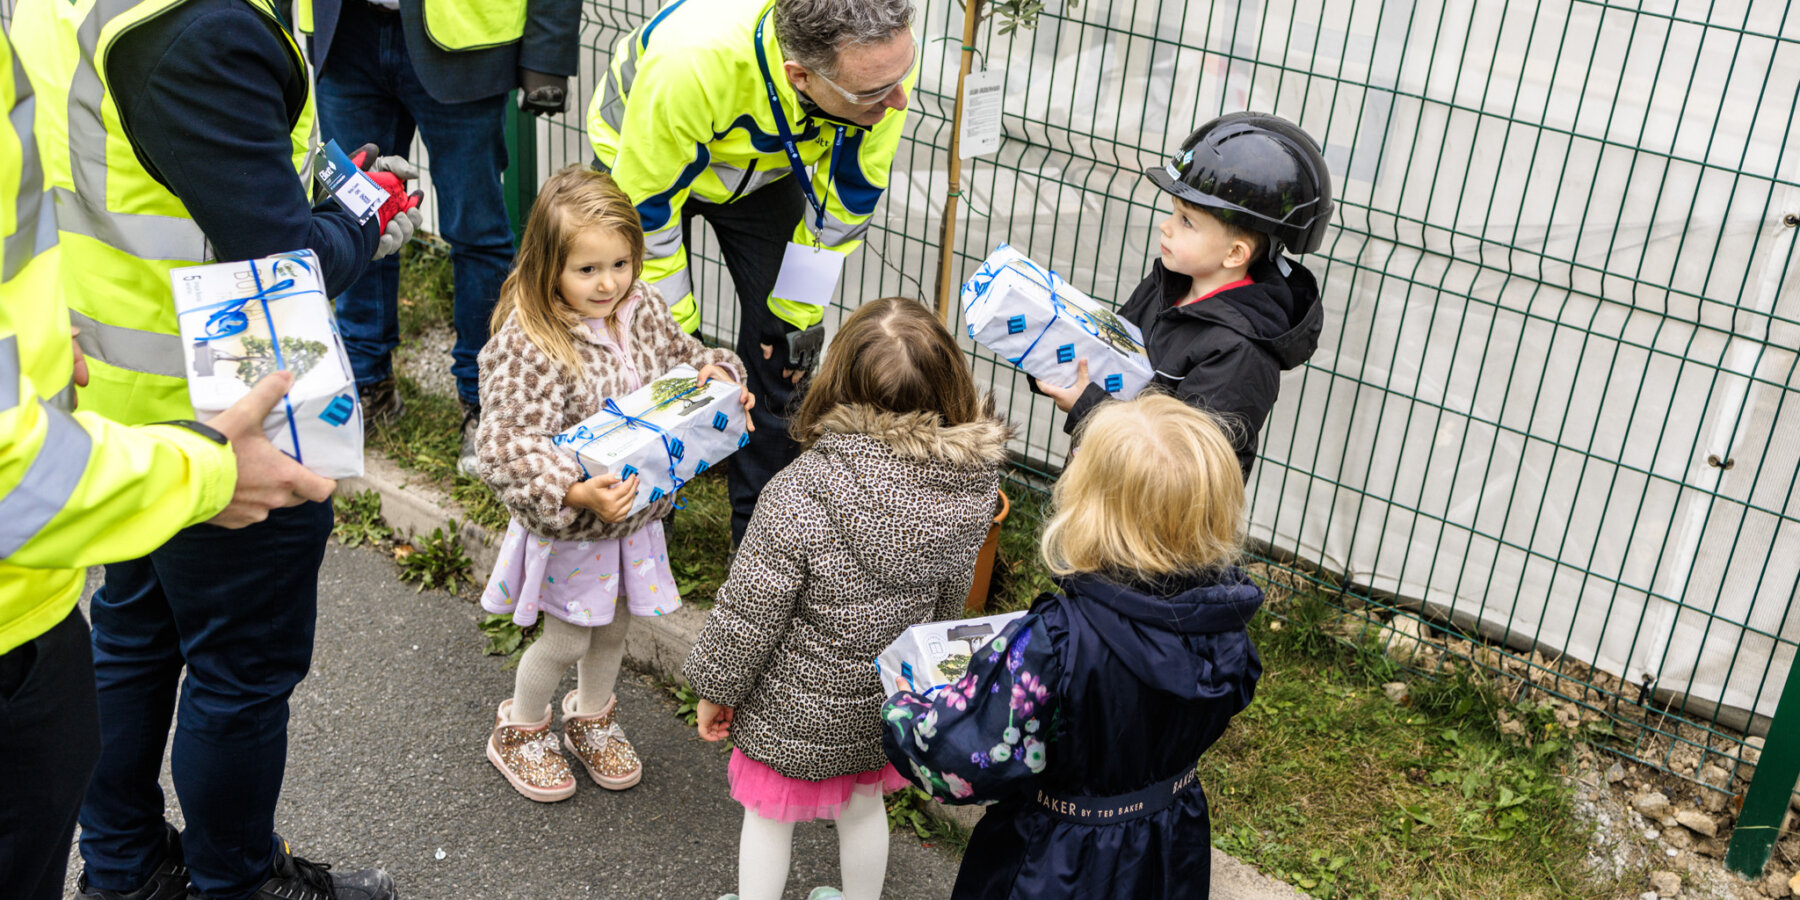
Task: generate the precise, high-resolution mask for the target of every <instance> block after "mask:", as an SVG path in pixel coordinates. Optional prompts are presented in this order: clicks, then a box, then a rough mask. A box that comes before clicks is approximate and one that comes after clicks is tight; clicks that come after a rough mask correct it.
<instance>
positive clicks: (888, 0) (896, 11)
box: [775, 0, 913, 77]
mask: <svg viewBox="0 0 1800 900" xmlns="http://www.w3.org/2000/svg"><path fill="white" fill-rule="evenodd" d="M912 18H913V3H912V0H777V2H776V4H775V39H776V41H777V42H779V43H780V44H781V52H782V54H783V55H784V56H786V57H787V58H788V59H791V60H793V61H794V62H797V63H799V64H800V65H803V66H805V67H807V68H808V69H811V70H813V71H814V72H819V73H821V74H824V75H825V76H826V77H830V76H832V75H835V74H837V62H838V52H839V51H841V50H843V49H844V48H846V47H850V46H859V45H863V44H874V43H879V42H881V41H885V40H887V39H888V38H890V37H893V36H894V34H895V33H896V32H899V31H907V30H911V28H912Z"/></svg>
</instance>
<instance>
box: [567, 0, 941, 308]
mask: <svg viewBox="0 0 1800 900" xmlns="http://www.w3.org/2000/svg"><path fill="white" fill-rule="evenodd" d="M774 8H775V4H774V3H773V2H769V3H765V4H756V3H747V2H744V0H674V2H672V3H670V4H669V5H667V6H665V7H663V8H662V11H661V12H658V13H657V14H656V15H655V16H654V17H652V18H651V19H650V20H649V21H647V22H645V23H644V24H643V25H642V26H639V27H638V28H637V30H635V31H632V32H630V33H629V34H627V35H625V36H624V37H623V38H620V39H619V42H618V44H617V45H615V46H614V47H613V56H612V68H611V70H610V71H609V72H608V73H607V77H606V79H605V80H604V81H603V82H602V83H601V85H600V87H599V89H598V90H596V91H595V92H594V97H593V100H592V101H591V102H590V103H589V105H588V121H587V127H588V139H589V140H590V141H592V142H593V145H594V154H595V155H596V156H598V157H599V158H600V161H601V162H602V163H604V164H605V165H606V166H607V167H608V168H610V169H612V175H613V179H614V180H615V181H617V182H618V184H619V187H620V188H621V189H623V190H624V191H625V193H626V195H628V196H629V197H631V200H632V202H633V203H635V204H636V205H637V210H638V216H639V217H640V218H642V219H643V224H644V234H645V248H644V249H645V253H644V256H645V259H644V280H645V281H648V282H650V283H651V284H654V285H656V286H657V288H659V289H660V290H661V291H662V295H663V296H664V297H666V298H668V300H669V306H670V311H671V312H673V313H674V314H675V320H676V321H677V322H680V323H681V327H682V328H684V329H686V330H687V331H690V332H691V331H693V330H695V329H696V328H698V327H699V326H700V310H699V307H698V306H696V305H695V303H694V289H693V279H692V277H691V276H690V275H689V274H688V255H687V248H686V247H684V246H683V245H682V240H681V208H682V205H683V204H684V203H686V202H687V200H688V198H689V197H690V196H694V197H699V198H701V199H703V200H707V201H710V202H713V203H729V202H731V201H732V200H735V199H737V198H739V197H742V196H744V195H746V194H749V193H750V192H752V191H755V190H757V189H758V188H761V187H765V186H767V185H769V184H771V183H773V182H775V181H778V180H780V179H782V178H788V177H791V176H792V174H793V167H792V166H791V164H790V163H789V161H788V157H787V152H786V151H785V150H784V149H783V148H782V142H781V132H780V131H779V130H778V129H777V128H776V125H775V117H774V113H773V111H772V110H770V108H769V94H768V89H767V88H766V87H765V86H764V80H763V74H762V69H761V67H760V66H759V65H758V64H757V59H756V25H757V22H758V21H760V20H761V19H762V18H763V17H764V16H767V17H768V19H767V21H766V22H765V23H764V24H763V49H764V53H765V54H766V56H767V59H768V64H769V73H770V75H771V76H772V78H771V79H770V80H771V81H772V82H773V83H774V85H775V90H776V94H777V96H778V97H779V98H780V102H781V109H782V113H783V115H784V116H785V117H786V119H787V125H788V130H789V132H790V133H791V134H793V136H794V140H795V142H796V144H797V147H798V149H799V151H800V158H801V160H802V162H803V163H804V164H805V165H807V166H809V167H812V169H813V175H812V184H813V193H814V194H815V195H816V196H817V197H818V199H819V200H820V202H822V203H824V204H825V222H824V226H823V227H820V228H816V229H815V226H816V225H817V224H818V217H817V213H816V212H815V211H814V209H813V208H812V207H811V206H810V205H808V207H807V210H806V214H805V216H804V217H803V219H802V221H801V224H800V225H799V227H797V228H795V229H794V236H793V239H794V241H795V242H796V243H800V244H806V245H811V246H821V247H824V248H827V249H830V250H833V251H836V252H838V253H844V254H847V253H849V252H850V251H852V250H855V249H856V247H857V245H859V244H861V243H862V238H863V233H864V232H866V231H868V228H869V217H870V216H871V215H873V214H874V212H875V204H876V202H877V201H879V200H880V199H881V195H882V192H884V191H886V190H887V186H888V172H889V169H891V168H892V167H893V163H894V153H895V151H896V150H897V149H898V148H899V146H900V131H901V128H902V127H903V126H904V125H905V124H906V113H905V112H896V111H894V110H889V111H888V113H887V115H886V116H884V117H883V118H882V120H881V121H880V122H879V123H877V124H876V125H875V127H873V128H862V127H859V126H855V125H845V126H842V127H843V129H844V138H843V144H842V146H841V147H840V148H839V149H838V150H837V153H836V154H835V155H836V160H837V164H836V165H835V166H834V165H832V159H833V152H832V145H833V143H834V142H835V140H836V138H837V130H838V127H839V125H838V123H836V122H829V121H822V120H818V119H813V118H810V117H808V116H807V115H806V114H805V113H804V112H803V111H802V109H801V106H800V98H799V95H798V94H797V93H796V92H795V90H794V86H793V85H791V84H789V83H788V80H787V78H786V76H785V75H783V74H782V67H781V64H782V61H783V60H784V59H785V56H784V55H783V54H782V52H781V47H780V45H779V44H778V43H777V42H776V37H775V15H774ZM914 78H915V76H911V75H909V76H908V77H907V81H906V83H905V85H904V87H905V89H906V90H907V91H909V92H910V91H911V90H912V82H913V80H914ZM743 299H745V300H746V301H748V300H749V299H750V298H743ZM769 309H770V310H771V311H772V312H773V313H774V314H775V315H776V316H778V317H780V318H781V319H783V320H784V321H787V322H789V323H792V324H793V325H794V326H796V327H799V328H805V327H808V326H810V325H814V324H816V323H818V321H819V320H820V319H821V318H823V317H824V310H822V309H820V308H819V307H817V306H811V305H808V304H805V303H797V302H795V301H792V300H785V299H781V298H775V297H771V298H769Z"/></svg>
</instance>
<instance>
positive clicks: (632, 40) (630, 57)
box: [600, 32, 638, 134]
mask: <svg viewBox="0 0 1800 900" xmlns="http://www.w3.org/2000/svg"><path fill="white" fill-rule="evenodd" d="M625 43H626V45H627V46H629V47H630V51H629V52H628V53H627V54H626V56H625V61H624V62H621V63H620V64H619V71H618V72H614V71H613V70H612V68H611V67H610V66H609V67H607V70H606V83H605V84H603V85H601V86H600V89H601V90H603V91H605V92H606V93H605V95H604V99H602V100H601V101H600V121H602V122H605V123H606V127H608V128H611V129H612V130H613V133H614V134H618V133H620V132H622V131H623V130H624V128H625V95H626V94H628V93H630V92H631V83H632V82H634V81H636V80H637V64H638V40H637V34H636V32H633V33H631V34H627V35H626V36H625Z"/></svg>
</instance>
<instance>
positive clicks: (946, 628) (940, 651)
mask: <svg viewBox="0 0 1800 900" xmlns="http://www.w3.org/2000/svg"><path fill="white" fill-rule="evenodd" d="M1024 614H1025V611H1024V610H1019V611H1018V612H1009V613H1000V614H999V615H994V616H982V617H980V618H976V619H956V620H953V621H949V622H926V623H925V624H923V625H914V626H913V627H911V628H908V629H906V630H905V631H903V632H901V633H900V637H899V638H898V639H897V640H895V641H894V642H893V643H892V644H889V645H888V648H887V649H886V650H883V651H881V655H880V656H877V657H875V673H876V675H877V677H879V678H880V679H881V688H882V690H884V691H886V692H888V693H889V694H893V693H895V692H897V691H914V692H916V693H921V694H928V693H930V692H931V691H933V690H935V689H937V688H940V687H942V686H944V685H946V684H950V683H951V682H954V681H955V680H956V679H958V678H961V677H962V676H963V673H964V672H967V671H968V670H969V660H970V659H972V658H974V656H975V654H976V653H978V652H980V650H981V648H982V647H985V646H987V643H988V641H991V640H993V639H994V636H995V635H997V634H999V633H1000V631H1001V629H1004V628H1005V627H1006V623H1008V622H1011V621H1012V620H1014V619H1017V618H1018V617H1020V616H1022V615H1024Z"/></svg>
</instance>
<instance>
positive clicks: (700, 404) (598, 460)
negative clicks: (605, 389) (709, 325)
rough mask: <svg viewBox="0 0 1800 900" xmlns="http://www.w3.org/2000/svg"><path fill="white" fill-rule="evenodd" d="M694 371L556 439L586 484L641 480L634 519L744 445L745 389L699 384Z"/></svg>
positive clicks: (680, 369)
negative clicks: (611, 478) (613, 478)
mask: <svg viewBox="0 0 1800 900" xmlns="http://www.w3.org/2000/svg"><path fill="white" fill-rule="evenodd" d="M699 380H700V373H699V372H696V371H694V367H693V366H689V365H679V366H676V367H675V368H673V369H670V370H669V371H667V372H665V373H663V374H662V375H661V376H659V377H658V378H656V379H655V380H653V381H651V382H650V383H649V384H646V385H644V386H643V387H641V388H638V389H637V390H635V391H632V392H631V393H629V394H626V395H625V396H623V397H618V398H608V399H607V401H606V403H605V404H604V405H602V407H601V409H600V412H599V414H597V415H594V416H590V417H589V418H587V419H585V420H583V421H582V423H581V424H580V425H577V426H575V427H574V428H571V429H569V430H568V431H565V432H563V433H562V434H559V435H557V436H556V445H557V446H558V447H561V448H563V449H564V450H566V451H568V452H569V453H571V454H573V455H574V457H575V461H576V462H578V463H580V464H581V470H582V471H583V472H585V473H587V476H588V477H589V478H592V477H595V476H597V475H602V474H607V473H611V474H614V475H617V476H619V478H620V479H621V480H623V479H626V478H630V477H631V476H632V475H634V474H635V475H637V477H638V491H637V498H636V499H635V500H633V501H632V504H631V513H632V514H633V515H635V514H636V513H638V512H640V511H642V510H643V509H644V507H646V506H649V505H650V504H651V503H654V502H656V501H657V500H660V499H662V498H663V497H664V496H667V495H669V494H673V493H675V492H676V491H679V490H681V486H682V485H684V484H686V483H687V482H688V481H689V480H690V479H692V478H693V477H694V476H696V475H699V474H700V473H702V472H705V471H706V470H707V469H708V468H711V467H712V466H715V465H718V463H719V460H722V459H724V458H725V457H727V456H730V455H731V454H733V453H735V452H737V449H738V448H739V447H742V446H744V444H745V443H747V442H749V440H750V434H749V431H748V430H747V429H746V428H745V427H744V407H743V406H742V405H741V404H740V403H739V400H738V396H739V395H740V394H741V393H742V390H743V389H742V388H739V387H738V386H737V385H735V384H732V383H731V382H729V381H726V380H725V379H723V378H714V379H712V380H711V381H708V382H707V383H705V384H698V382H699Z"/></svg>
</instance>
